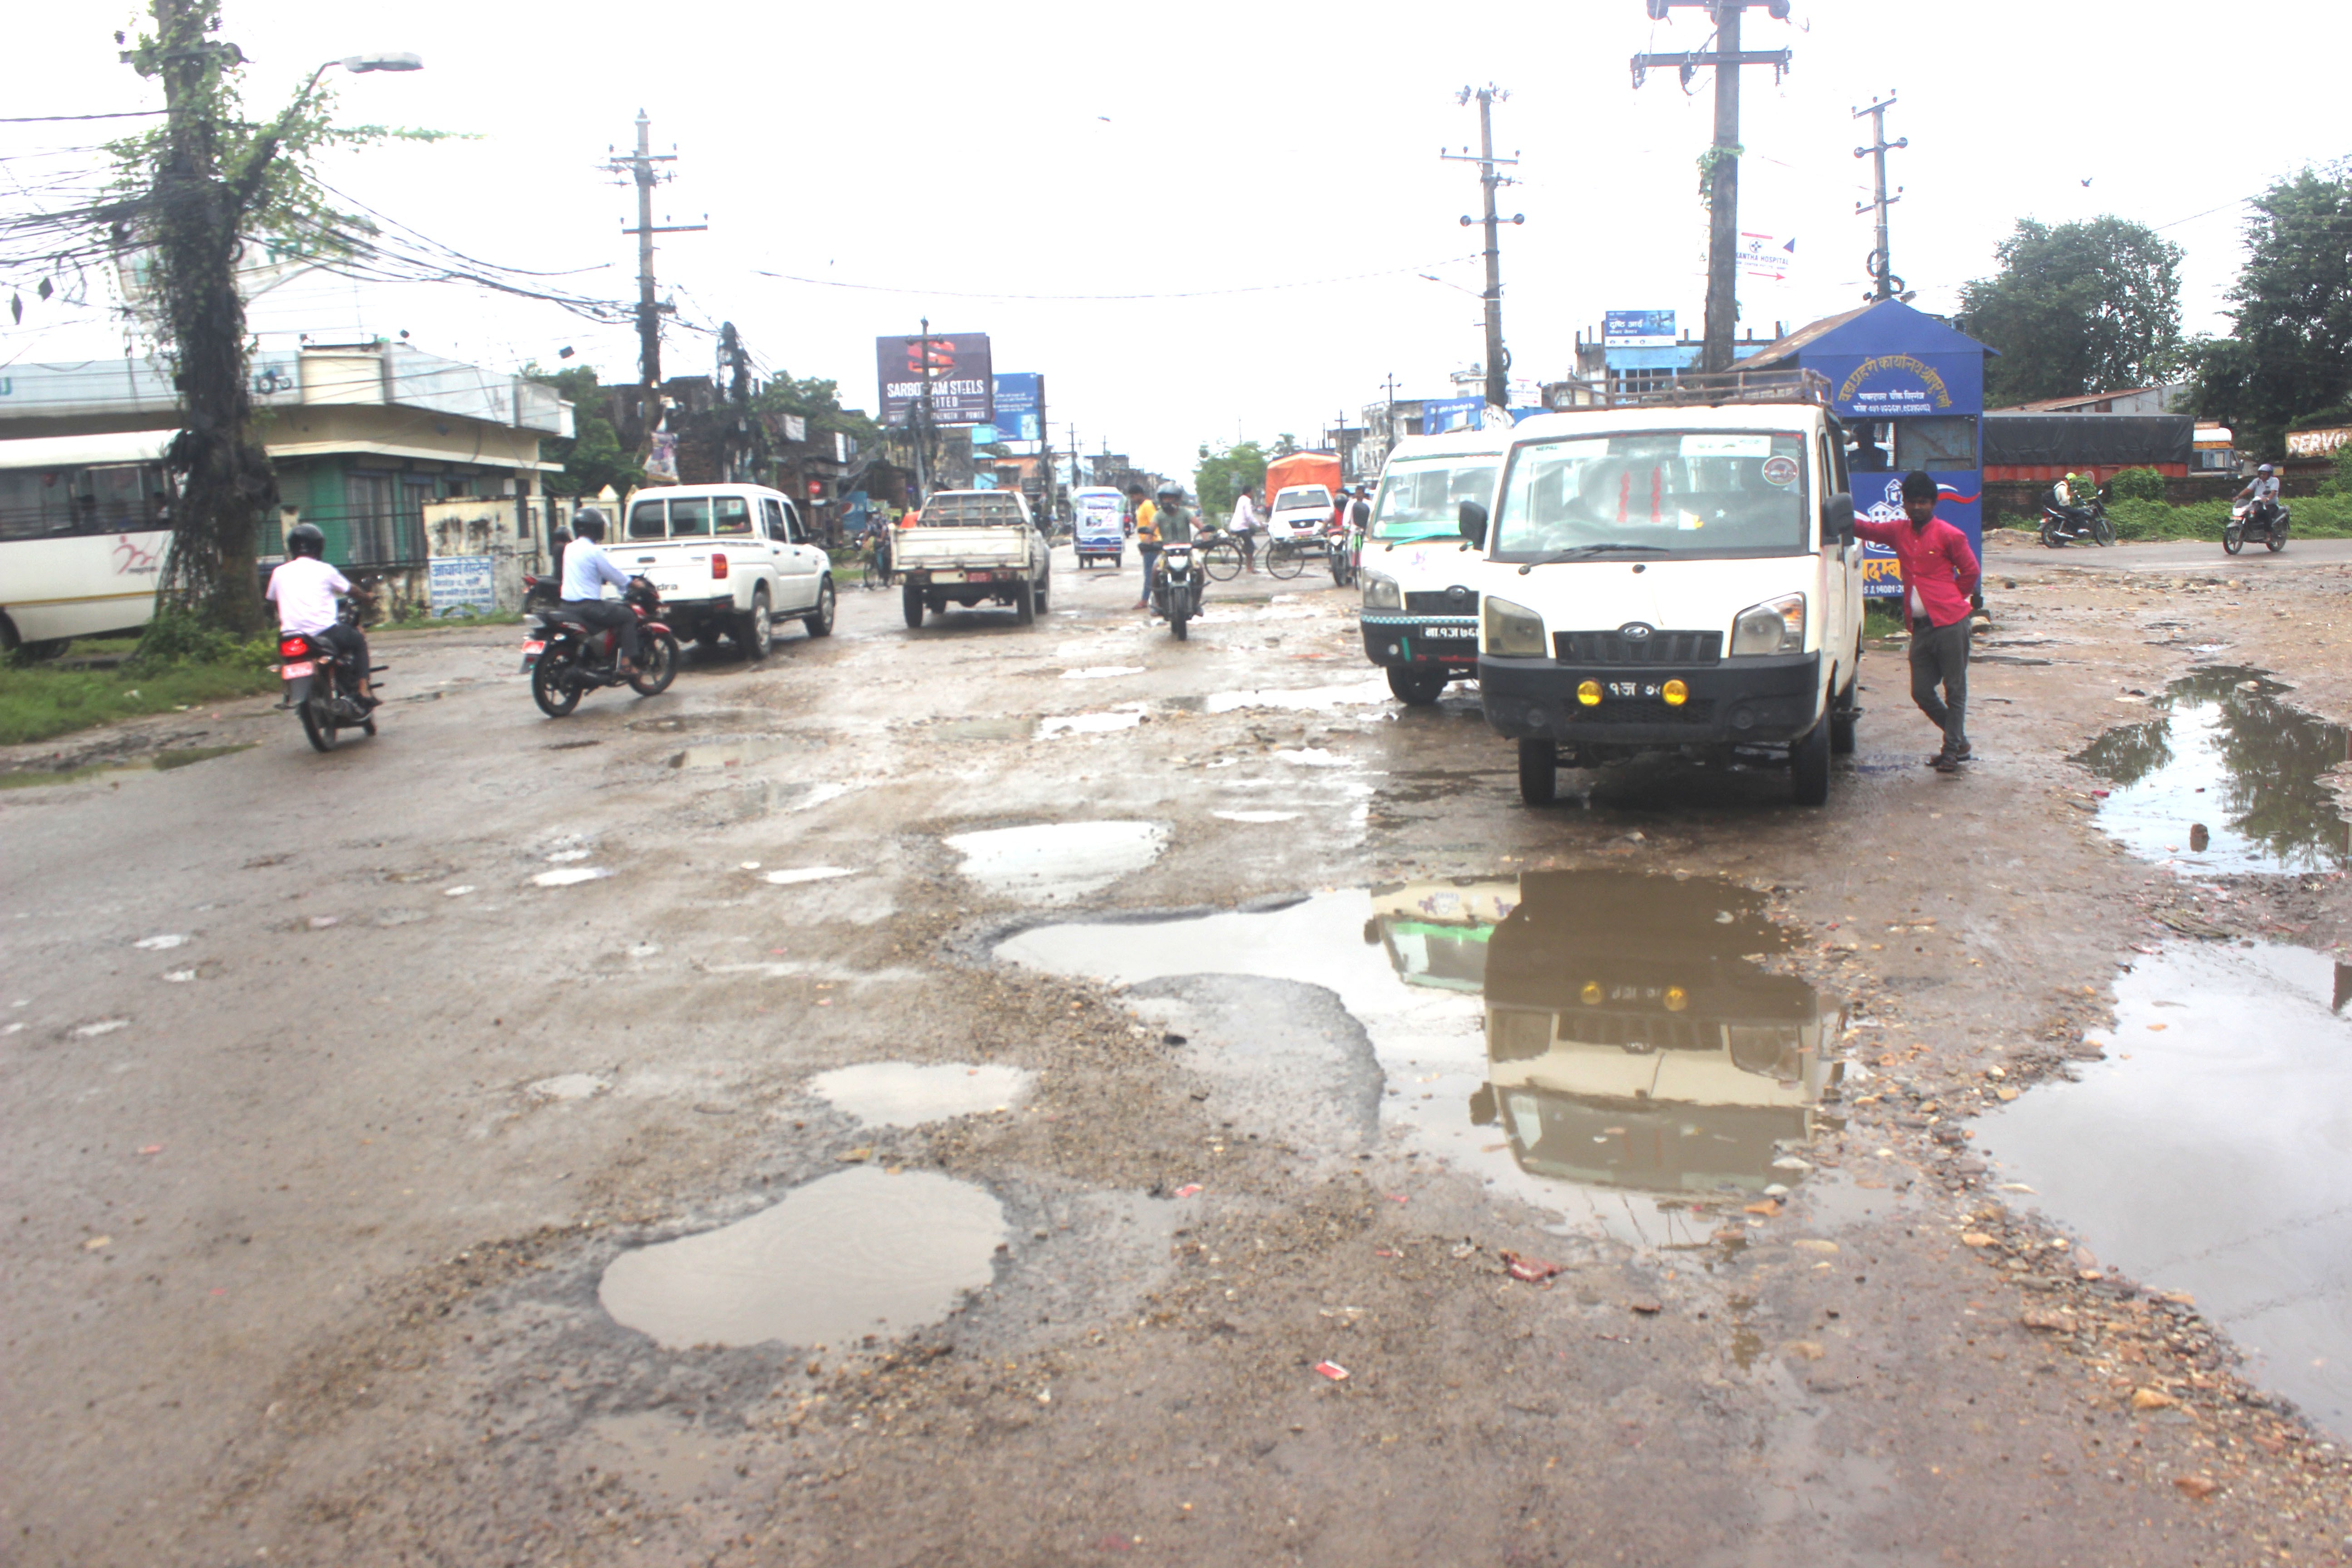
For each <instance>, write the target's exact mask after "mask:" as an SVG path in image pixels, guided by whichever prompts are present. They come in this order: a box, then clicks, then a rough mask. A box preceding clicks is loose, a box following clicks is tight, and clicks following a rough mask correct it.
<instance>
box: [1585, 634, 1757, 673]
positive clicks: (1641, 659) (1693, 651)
mask: <svg viewBox="0 0 2352 1568" xmlns="http://www.w3.org/2000/svg"><path fill="white" fill-rule="evenodd" d="M1551 647H1552V656H1553V657H1554V658H1558V659H1559V661H1560V662H1561V663H1562V664H1685V665H1689V664H1716V663H1718V662H1720V661H1721V659H1722V658H1723V634H1722V633H1721V632H1652V633H1651V634H1650V635H1649V636H1648V637H1642V638H1639V639H1635V638H1633V637H1626V636H1625V635H1624V634H1623V633H1622V632H1555V633H1553V634H1552V639H1551Z"/></svg>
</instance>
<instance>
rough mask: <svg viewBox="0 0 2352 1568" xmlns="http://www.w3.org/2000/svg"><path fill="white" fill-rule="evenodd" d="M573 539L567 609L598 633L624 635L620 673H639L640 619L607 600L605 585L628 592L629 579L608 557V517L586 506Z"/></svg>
mask: <svg viewBox="0 0 2352 1568" xmlns="http://www.w3.org/2000/svg"><path fill="white" fill-rule="evenodd" d="M572 534H573V536H574V537H573V538H572V542H571V543H569V544H567V545H565V546H564V547H563V608H564V611H565V613H566V614H568V615H570V616H572V617H574V618H575V619H577V620H578V621H580V622H581V624H582V625H583V626H588V627H590V628H591V629H592V630H595V631H616V632H618V633H620V634H621V657H620V662H619V668H620V672H621V674H622V675H624V676H633V675H636V674H638V673H639V670H638V667H637V654H638V647H637V616H636V612H635V610H632V609H630V608H629V606H628V605H624V604H620V603H618V602H616V601H614V600H611V599H607V598H605V597H604V584H607V583H610V584H613V586H614V587H616V588H619V589H622V590H623V591H626V590H627V588H628V586H629V575H628V574H627V573H625V572H624V571H622V570H621V569H620V568H619V567H618V566H615V565H614V564H613V558H612V557H611V556H609V555H607V554H605V553H604V544H603V540H604V513H603V512H601V511H599V510H596V509H595V508H594V507H593V506H583V507H582V508H581V509H580V510H579V512H578V514H577V515H575V516H574V517H573V518H572Z"/></svg>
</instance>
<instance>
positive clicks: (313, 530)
mask: <svg viewBox="0 0 2352 1568" xmlns="http://www.w3.org/2000/svg"><path fill="white" fill-rule="evenodd" d="M286 553H287V554H289V555H308V556H310V558H311V559H313V560H319V559H322V558H323V557H324V556H325V555H326V553H327V536H326V535H325V534H324V533H322V532H320V531H319V525H318V524H317V523H315V522H298V523H296V524H295V525H294V526H293V527H291V528H289V529H288V530H287V531H286Z"/></svg>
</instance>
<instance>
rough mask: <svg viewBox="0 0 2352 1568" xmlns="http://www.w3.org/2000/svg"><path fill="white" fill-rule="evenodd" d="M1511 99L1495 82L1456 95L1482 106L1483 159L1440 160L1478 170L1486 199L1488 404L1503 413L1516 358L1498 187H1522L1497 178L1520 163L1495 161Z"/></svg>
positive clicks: (1520, 219) (1521, 219)
mask: <svg viewBox="0 0 2352 1568" xmlns="http://www.w3.org/2000/svg"><path fill="white" fill-rule="evenodd" d="M1510 96H1511V95H1510V94H1509V93H1508V92H1507V91H1505V90H1504V89H1501V88H1498V87H1496V85H1495V84H1494V83H1493V82H1491V81H1490V82H1488V83H1487V84H1486V86H1484V87H1479V88H1469V87H1465V88H1464V89H1462V90H1461V91H1460V92H1457V93H1455V94H1454V102H1456V103H1468V102H1469V101H1470V100H1473V99H1475V100H1477V101H1478V155H1477V156H1476V157H1475V158H1474V157H1472V156H1470V154H1469V153H1468V152H1467V151H1466V150H1465V151H1464V152H1461V153H1446V152H1440V153H1438V154H1437V155H1438V156H1439V157H1440V158H1443V159H1444V160H1445V161H1446V162H1448V163H1475V164H1477V165H1478V187H1479V191H1480V193H1481V194H1482V195H1484V197H1485V198H1486V296H1485V298H1486V401H1487V402H1488V403H1490V404H1492V405H1495V406H1496V407H1497V408H1506V407H1508V406H1509V405H1510V388H1509V377H1510V369H1511V356H1510V354H1509V353H1507V351H1506V350H1505V349H1504V347H1503V251H1502V245H1501V242H1500V240H1499V238H1498V237H1497V230H1498V226H1499V225H1500V223H1501V221H1502V220H1501V219H1500V218H1498V217H1496V216H1495V191H1496V187H1497V186H1501V185H1515V184H1518V182H1517V180H1513V179H1510V178H1507V176H1505V175H1503V174H1498V173H1496V170H1497V168H1498V166H1501V165H1506V164H1511V165H1516V164H1517V163H1518V159H1517V158H1516V157H1512V158H1497V157H1496V156H1495V105H1496V103H1498V102H1500V101H1502V100H1505V99H1507V98H1509V97H1510ZM1511 221H1512V222H1513V223H1515V224H1519V223H1525V222H1527V221H1528V217H1527V215H1526V214H1525V213H1513V214H1512V215H1511ZM1472 222H1473V220H1472V219H1470V218H1467V217H1465V218H1464V219H1463V220H1462V226H1463V227H1465V228H1468V227H1469V226H1470V225H1471V223H1472Z"/></svg>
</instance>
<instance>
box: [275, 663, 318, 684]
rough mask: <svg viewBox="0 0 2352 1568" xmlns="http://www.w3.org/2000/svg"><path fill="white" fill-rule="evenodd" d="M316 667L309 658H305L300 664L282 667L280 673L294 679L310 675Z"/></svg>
mask: <svg viewBox="0 0 2352 1568" xmlns="http://www.w3.org/2000/svg"><path fill="white" fill-rule="evenodd" d="M313 668H316V667H315V666H313V665H312V664H311V663H310V660H309V659H304V660H303V661H302V662H301V663H299V664H289V665H286V666H284V667H282V668H280V669H279V670H278V674H280V675H282V676H284V677H285V678H286V679H289V680H294V679H299V678H300V677H302V676H305V675H309V674H310V672H311V671H312V669H313Z"/></svg>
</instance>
